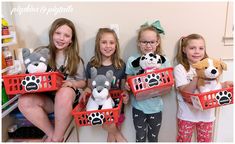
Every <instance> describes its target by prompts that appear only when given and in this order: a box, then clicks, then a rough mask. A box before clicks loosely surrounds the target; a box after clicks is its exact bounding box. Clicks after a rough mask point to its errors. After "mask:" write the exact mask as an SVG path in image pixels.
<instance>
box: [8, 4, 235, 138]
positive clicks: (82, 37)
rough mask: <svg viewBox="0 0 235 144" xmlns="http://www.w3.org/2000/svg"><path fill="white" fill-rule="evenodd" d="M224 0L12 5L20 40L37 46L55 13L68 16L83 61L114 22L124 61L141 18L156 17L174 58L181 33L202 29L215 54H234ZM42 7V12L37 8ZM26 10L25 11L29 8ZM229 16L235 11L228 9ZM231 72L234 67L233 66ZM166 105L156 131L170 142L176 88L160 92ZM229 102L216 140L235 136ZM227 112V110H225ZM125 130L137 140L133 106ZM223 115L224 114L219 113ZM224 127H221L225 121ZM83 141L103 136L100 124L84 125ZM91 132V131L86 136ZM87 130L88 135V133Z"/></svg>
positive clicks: (44, 42) (166, 47) (132, 49)
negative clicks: (102, 30) (225, 37)
mask: <svg viewBox="0 0 235 144" xmlns="http://www.w3.org/2000/svg"><path fill="white" fill-rule="evenodd" d="M60 7H62V8H67V10H69V11H68V12H61V13H57V14H56V13H55V12H50V13H46V12H47V11H48V10H52V9H53V8H60ZM226 7H227V2H148V3H145V2H122V3H121V2H110V3H108V2H66V3H62V2H57V3H53V2H27V3H26V2H25V3H18V2H13V3H12V8H15V10H17V8H18V10H20V9H21V12H22V13H19V12H20V11H18V12H13V13H12V14H13V15H14V17H15V26H16V30H17V34H18V35H17V36H18V37H17V38H18V46H19V47H29V48H35V47H38V46H41V45H47V44H48V29H49V26H50V25H51V23H52V22H53V21H54V20H55V19H56V18H58V17H66V18H68V19H70V20H72V21H73V22H74V23H75V25H76V28H77V32H78V37H79V41H80V46H81V56H82V57H83V58H84V60H85V63H87V62H88V61H89V59H90V58H91V56H92V55H93V54H92V53H91V52H93V51H94V39H95V35H96V32H97V30H98V28H100V27H105V26H109V25H110V24H118V25H119V28H120V32H119V33H120V45H121V56H122V57H123V59H124V60H125V61H126V60H127V58H128V57H129V55H132V54H133V53H137V50H136V43H135V42H136V35H137V29H138V28H139V27H140V25H141V24H143V23H145V22H146V21H149V22H150V23H151V22H153V21H155V20H156V19H159V20H160V21H161V24H162V26H163V28H164V29H165V33H166V35H164V36H162V44H163V49H164V52H165V54H166V55H167V57H168V58H169V59H170V60H171V61H172V60H173V57H174V55H175V52H176V44H177V41H178V39H179V38H180V37H181V36H185V35H188V34H191V33H199V34H202V35H203V36H204V37H205V39H206V44H207V53H208V54H209V55H210V56H213V57H218V58H220V57H223V58H232V57H233V47H232V46H224V45H223V41H222V39H223V35H224V30H225V19H226ZM27 8H28V9H27ZM41 8H42V9H45V10H46V11H45V12H40V11H36V10H37V9H41ZM27 10H28V11H27ZM231 16H233V14H231ZM231 73H233V71H231ZM163 100H164V103H165V106H164V111H163V124H162V127H161V130H160V134H159V141H160V142H173V141H175V138H176V109H177V106H176V98H175V93H174V92H172V93H171V94H169V95H167V96H165V97H163ZM228 107H231V106H226V107H225V108H221V117H220V121H221V125H218V129H219V130H221V131H219V132H218V135H217V136H218V138H217V140H218V141H229V142H231V141H232V140H233V139H232V138H233V129H232V128H231V127H229V125H228V123H227V121H229V122H230V123H232V121H233V119H232V117H231V115H232V114H230V110H228V111H227V109H228ZM228 114H229V115H228ZM126 117H127V118H126V121H125V123H124V124H123V133H124V134H125V135H126V137H127V139H128V141H132V142H133V141H134V140H135V131H134V127H133V123H132V116H131V107H130V105H129V106H128V107H127V108H126ZM222 118H224V119H222ZM224 125H225V126H226V127H225V126H224ZM79 131H80V134H79V135H80V140H81V141H92V140H93V141H106V137H107V135H106V132H104V131H103V130H101V129H100V128H97V127H95V128H91V127H82V128H80V129H79ZM88 134H89V137H88ZM90 136H91V137H92V138H90Z"/></svg>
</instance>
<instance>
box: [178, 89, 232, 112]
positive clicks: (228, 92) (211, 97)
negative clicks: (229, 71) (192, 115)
mask: <svg viewBox="0 0 235 144" xmlns="http://www.w3.org/2000/svg"><path fill="white" fill-rule="evenodd" d="M182 95H183V98H184V99H185V101H186V102H189V103H190V104H192V105H193V106H194V107H195V108H197V109H200V110H206V109H210V108H215V107H220V106H224V105H229V104H233V87H229V88H223V89H219V90H214V91H210V92H205V93H198V94H192V93H187V92H182Z"/></svg>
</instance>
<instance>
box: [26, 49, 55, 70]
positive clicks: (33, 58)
mask: <svg viewBox="0 0 235 144" xmlns="http://www.w3.org/2000/svg"><path fill="white" fill-rule="evenodd" d="M22 56H23V60H24V64H25V68H26V73H39V72H48V71H50V67H49V66H48V56H49V49H47V48H43V49H41V50H38V51H34V52H32V53H30V50H29V49H28V48H23V49H22Z"/></svg>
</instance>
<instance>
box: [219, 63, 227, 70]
mask: <svg viewBox="0 0 235 144" xmlns="http://www.w3.org/2000/svg"><path fill="white" fill-rule="evenodd" d="M220 65H221V67H222V69H223V70H227V64H226V63H225V62H223V61H220Z"/></svg>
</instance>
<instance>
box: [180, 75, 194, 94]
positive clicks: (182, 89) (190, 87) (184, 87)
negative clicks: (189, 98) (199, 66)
mask: <svg viewBox="0 0 235 144" xmlns="http://www.w3.org/2000/svg"><path fill="white" fill-rule="evenodd" d="M197 81H198V78H197V77H193V80H192V81H191V82H190V83H189V84H186V85H182V86H179V87H178V89H179V91H180V92H189V93H194V91H195V90H196V89H197Z"/></svg>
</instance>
